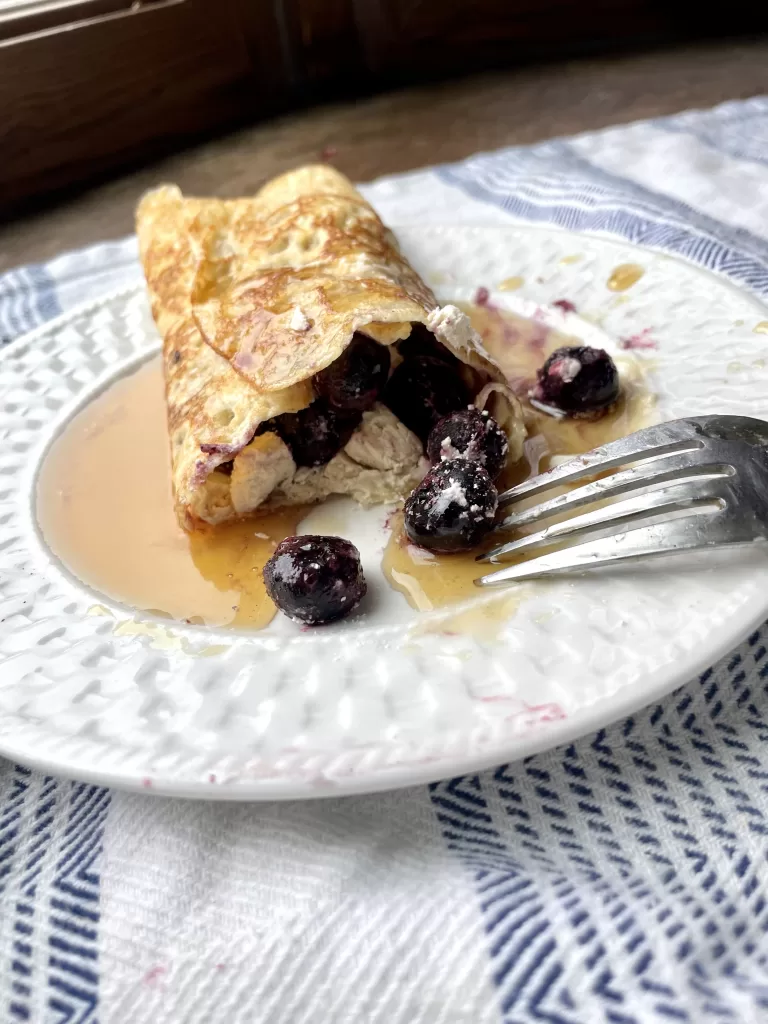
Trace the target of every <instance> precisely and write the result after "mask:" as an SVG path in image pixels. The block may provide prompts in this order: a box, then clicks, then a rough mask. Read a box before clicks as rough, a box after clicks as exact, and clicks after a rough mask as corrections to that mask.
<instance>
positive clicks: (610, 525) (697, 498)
mask: <svg viewBox="0 0 768 1024" xmlns="http://www.w3.org/2000/svg"><path fill="white" fill-rule="evenodd" d="M676 490H677V488H668V487H664V488H661V489H660V490H658V491H654V492H652V493H650V494H642V495H639V496H638V495H635V496H634V497H631V498H627V499H625V500H623V501H615V502H612V503H611V504H610V505H608V506H606V507H602V508H598V509H594V510H592V511H590V512H584V513H582V514H581V515H577V516H573V517H572V518H570V519H567V520H565V521H564V522H560V523H552V524H551V525H549V526H545V527H544V528H543V529H541V530H537V531H536V532H535V533H528V534H525V535H523V536H522V537H518V538H517V539H516V540H512V541H508V542H507V543H506V544H500V545H498V547H495V548H493V549H492V550H491V551H486V552H485V553H484V554H482V555H478V556H477V558H476V561H478V562H500V561H502V560H503V559H504V558H505V557H507V556H509V555H512V554H518V553H519V552H521V551H525V552H526V553H527V554H529V555H535V553H536V552H535V551H532V550H531V549H535V548H542V547H546V546H548V545H549V544H553V543H554V542H556V541H559V540H565V539H567V540H568V541H569V542H576V541H581V540H586V539H588V538H589V537H592V536H595V535H597V534H604V533H605V532H606V530H610V531H611V532H614V533H615V532H616V529H617V527H620V526H624V525H626V524H627V523H631V522H637V521H639V520H651V519H658V518H659V517H660V516H669V515H671V514H673V513H678V512H689V513H690V514H691V515H701V514H702V513H703V512H704V511H705V508H706V507H707V506H709V508H710V509H711V510H712V511H715V510H716V509H722V508H723V506H724V498H723V496H722V494H720V493H719V492H718V489H717V488H715V489H714V490H712V489H707V490H703V491H702V492H701V493H700V494H696V495H694V496H691V497H687V498H686V497H684V498H680V496H679V494H677V495H675V491H676Z"/></svg>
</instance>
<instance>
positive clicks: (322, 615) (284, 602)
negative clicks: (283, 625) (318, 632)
mask: <svg viewBox="0 0 768 1024" xmlns="http://www.w3.org/2000/svg"><path fill="white" fill-rule="evenodd" d="M263 576H264V585H265V586H266V588H267V593H268V594H269V596H270V597H271V598H272V600H273V601H274V602H275V604H276V605H277V607H278V608H279V609H280V611H282V612H285V614H286V615H287V616H288V617H289V618H291V619H295V620H296V621H297V622H303V623H305V624H306V625H308V626H320V625H323V624H324V623H326V622H334V621H335V620H336V619H341V618H343V617H344V616H345V615H348V614H349V613H350V612H351V611H352V609H353V608H356V607H357V605H358V604H359V603H360V601H361V599H362V598H363V597H364V596H365V592H366V590H367V586H366V582H365V576H364V575H363V569H362V566H361V565H360V552H359V551H358V550H357V548H356V547H355V545H354V544H351V543H350V542H349V541H348V540H343V539H342V538H341V537H320V536H315V535H313V534H304V535H301V536H298V537H286V539H285V540H283V541H281V542H280V543H279V544H278V545H277V547H276V548H275V551H274V553H273V555H272V557H271V558H270V559H269V561H268V562H267V564H266V565H265V566H264V573H263Z"/></svg>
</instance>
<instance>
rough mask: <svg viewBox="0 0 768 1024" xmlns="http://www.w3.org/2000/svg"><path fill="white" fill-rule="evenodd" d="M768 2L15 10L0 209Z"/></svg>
mask: <svg viewBox="0 0 768 1024" xmlns="http://www.w3.org/2000/svg"><path fill="white" fill-rule="evenodd" d="M765 6H766V5H764V4H754V0H731V2H730V3H729V5H728V13H727V17H726V16H725V15H722V14H721V15H718V19H719V20H717V23H716V24H715V19H713V23H712V25H708V24H707V23H706V22H705V21H703V20H702V19H703V18H705V17H706V16H705V15H704V14H703V13H702V10H701V5H700V4H697V5H696V7H694V4H693V2H692V0H665V2H664V3H663V4H662V3H661V2H659V0H46V3H45V4H40V3H37V2H35V0H18V6H17V7H14V6H11V7H10V8H8V7H7V5H0V212H3V211H4V212H8V211H9V210H12V209H13V208H14V206H15V205H17V204H18V203H19V202H21V201H23V200H27V199H30V198H32V197H38V196H40V195H45V194H47V193H49V192H51V191H55V190H58V189H61V188H65V187H67V186H71V185H77V184H81V183H85V182H88V181H91V180H94V179H97V178H98V177H99V176H103V175H104V174H105V173H107V172H109V171H113V170H114V169H116V168H118V167H120V166H125V165H128V164H130V163H136V162H138V161H141V160H146V159H148V158H150V157H152V156H155V155H157V154H159V153H162V152H164V151H168V150H170V149H174V148H178V147H179V146H180V145H181V144H183V143H184V142H185V141H188V140H191V139H195V138H199V137H201V136H203V135H206V134H211V133H213V132H215V131H220V130H223V129H225V128H227V127H229V126H232V125H236V124H239V123H244V122H246V121H249V120H254V119H257V118H262V117H265V116H267V115H269V114H272V113H274V112H275V111H278V110H283V109H287V108H289V107H291V106H296V105H300V104H306V103H308V102H315V101H318V100H320V99H323V98H326V97H351V96H355V95H359V94H361V93H365V92H370V91H373V90H375V89H377V88H380V87H382V86H388V85H393V84H394V85H402V84H406V83H410V82H417V81H419V80H424V79H427V78H435V77H439V76H444V75H456V74H461V73H463V72H466V71H470V70H476V69H478V68H485V67H499V66H512V65H514V64H516V63H520V62H521V61H531V60H536V59H541V58H548V57H553V56H561V55H563V54H568V55H573V54H578V53H580V52H584V51H595V50H603V51H605V50H610V49H614V48H616V47H617V46H619V45H623V46H626V45H639V44H641V43H647V42H649V41H651V42H659V41H669V40H675V39H681V38H692V37H695V36H700V35H702V34H718V35H720V36H722V35H723V34H725V33H727V32H728V31H733V32H739V31H745V30H747V29H754V28H755V27H760V26H761V24H762V23H763V22H765V20H766V13H765V11H764V8H765ZM724 17H725V18H726V20H725V23H723V18H724ZM763 27H765V26H764V25H763Z"/></svg>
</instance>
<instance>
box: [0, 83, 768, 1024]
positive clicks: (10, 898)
mask: <svg viewBox="0 0 768 1024" xmlns="http://www.w3.org/2000/svg"><path fill="white" fill-rule="evenodd" d="M365 192H366V194H367V196H368V197H369V198H370V199H371V200H372V201H373V202H374V203H375V204H376V205H377V206H378V208H379V209H380V210H381V212H382V214H383V216H384V217H385V219H387V220H388V221H389V222H391V223H394V224H397V223H398V222H404V221H408V222H413V221H418V220H419V219H420V218H421V219H422V220H425V221H430V222H432V223H440V222H442V223H469V224H498V223H510V222H515V221H516V222H519V221H520V219H523V220H528V221H535V222H539V223H551V224H557V225H561V226H564V227H568V228H573V229H577V230H590V231H603V232H608V233H611V234H613V235H618V236H620V237H622V238H625V239H629V240H631V241H633V242H638V243H640V244H645V245H652V246H655V247H657V248H660V249H662V250H665V251H668V252H670V253H676V254H677V255H681V256H684V257H686V258H688V259H690V260H693V261H695V262H697V263H699V264H700V265H702V266H705V267H707V268H709V269H710V270H713V271H715V272H717V273H720V274H724V275H727V276H728V277H729V278H730V279H731V280H733V281H734V283H736V284H737V285H739V286H740V287H742V288H746V289H748V290H750V291H751V292H753V293H754V294H756V295H758V296H762V297H766V296H768V99H766V98H758V99H754V100H750V101H748V102H746V103H735V104H728V105H726V106H724V107H720V108H718V109H716V110H714V111H708V112H691V113H686V114H682V115H679V116H677V117H674V118H667V119H664V120H660V121H652V122H645V123H641V124H636V125H630V126H625V127H621V128H614V129H610V130H608V131H604V132H599V133H593V134H590V135H584V136H580V137H578V138H574V139H569V140H557V141H554V142H548V143H544V144H541V145H537V146H533V147H526V148H513V149H507V150H503V151H500V152H497V153H492V154H481V155H478V156H475V157H473V158H471V159H469V160H467V161H464V162H462V163H459V164H455V165H451V166H446V167H441V168H436V169H427V170H423V171H418V172H415V173H412V174H408V175H402V176H399V177H396V178H388V179H382V180H380V181H378V182H374V183H373V184H371V185H369V186H366V187H365ZM138 279H139V269H138V264H137V261H136V249H135V241H134V240H133V239H125V240H123V241H118V242H113V243H108V244H105V245H102V246H96V247H93V248H91V249H88V250H84V251H81V252H77V253H69V254H66V255H63V256H61V257H59V258H58V259H56V260H54V261H52V262H51V263H49V264H46V265H36V266H28V267H23V268H20V269H18V270H15V271H12V272H11V273H9V274H6V275H4V276H1V277H0V338H1V339H2V340H3V341H9V340H11V339H12V338H14V337H16V336H18V335H19V334H21V333H23V332H24V331H26V330H29V329H31V328H32V327H34V326H37V325H38V324H40V323H42V322H44V321H45V320H47V319H49V318H50V317H52V316H55V315H56V314H57V313H58V312H60V311H62V310H65V309H68V308H70V307H71V306H72V305H74V304H75V303H77V302H80V301H82V300H84V299H86V298H90V297H93V296H94V295H96V294H100V293H101V292H103V291H104V290H107V289H111V288H113V287H116V286H120V285H122V284H130V283H132V282H134V281H136V280H138ZM767 650H768V627H764V628H763V629H761V630H758V631H757V632H756V633H755V634H754V635H753V636H751V637H750V638H749V640H748V641H746V642H745V643H744V644H743V645H742V646H741V647H740V648H739V649H738V650H737V651H734V652H732V653H731V654H729V655H728V656H727V657H726V658H724V659H723V660H722V661H721V662H720V663H719V664H718V665H716V666H714V667H713V668H711V669H709V670H708V671H707V672H705V673H704V674H703V675H702V676H701V677H700V678H699V679H696V680H693V681H692V682H690V683H689V684H688V685H687V686H686V687H684V688H683V689H682V690H680V691H678V692H677V693H675V694H673V695H671V696H670V697H669V698H668V699H666V700H665V701H664V702H662V703H661V704H658V705H655V706H652V707H650V708H648V709H646V710H645V711H643V712H641V713H638V714H635V715H633V716H632V717H630V718H627V719H625V720H623V721H621V722H617V723H615V724H614V725H613V726H611V727H610V728H608V729H604V730H601V731H600V732H599V733H597V734H594V735H591V736H588V737H585V738H584V739H582V740H580V741H578V742H576V743H573V744H571V745H570V746H568V747H566V748H560V749H557V750H553V751H551V752H549V753H547V754H543V755H538V756H536V757H532V758H530V759H528V760H527V761H525V762H522V763H516V764H510V765H502V766H500V767H499V768H498V769H496V770H495V771H490V772H486V773H484V774H482V775H479V776H467V777H463V778H458V779H451V780H447V781H443V782H439V783H435V784H433V785H431V786H429V787H418V788H415V789H411V790H405V791H401V792H396V793H391V794H384V795H377V796H371V797H355V798H351V797H350V798H346V799H342V800H329V801H319V802H312V803H298V804H283V805H281V804H265V805H254V806H248V805H214V804H205V803H197V804H195V803H189V802H183V801H171V800H159V799H152V798H149V797H139V796H128V795H125V794H120V793H116V792H115V793H110V792H108V791H107V790H104V789H101V788H99V787H96V786H90V785H85V784H81V783H73V782H66V781H60V780H57V779H54V778H51V777H48V776H43V775H41V774H38V773H35V772H31V771H29V770H28V769H26V768H23V767H21V766H15V765H12V764H9V763H7V762H0V1020H2V1021H6V1020H7V1021H9V1022H14V1021H29V1022H32V1024H65V1022H66V1024H96V1022H102V1024H125V1022H127V1021H130V1022H131V1024H181V1022H183V1024H187V1022H189V1024H240V1022H243V1024H245V1022H248V1024H309V1022H313V1024H314V1022H318V1021H322V1022H323V1024H350V1022H354V1024H369V1022H370V1024H493V1022H503V1024H533V1022H537V1024H538V1022H546V1024H669V1022H689V1024H707V1022H712V1024H725V1022H733V1024H762V1022H765V1021H766V1020H768V935H767V933H768V895H767V894H766V892H767V890H768V863H767V862H766V861H767V857H768V653H766V652H767ZM1 685H2V681H1V680H0V686H1Z"/></svg>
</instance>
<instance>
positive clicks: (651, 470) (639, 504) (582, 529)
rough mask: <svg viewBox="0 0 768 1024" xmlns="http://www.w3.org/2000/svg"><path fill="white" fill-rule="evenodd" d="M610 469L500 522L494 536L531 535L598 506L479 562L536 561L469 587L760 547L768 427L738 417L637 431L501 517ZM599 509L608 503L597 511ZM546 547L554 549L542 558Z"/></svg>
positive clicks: (764, 529) (552, 475)
mask: <svg viewBox="0 0 768 1024" xmlns="http://www.w3.org/2000/svg"><path fill="white" fill-rule="evenodd" d="M608 470H615V471H616V472H614V473H612V474H611V475H607V476H604V477H601V478H599V479H597V480H592V481H591V482H587V483H584V484H582V485H581V486H578V487H576V488H575V489H572V490H569V491H567V492H566V493H565V494H559V495H557V496H556V497H553V498H550V499H549V500H547V501H543V502H542V503H541V504H538V505H534V506H533V507H530V508H525V509H520V510H519V511H512V512H511V513H510V514H509V515H507V516H505V518H503V519H501V520H500V521H499V522H498V523H497V524H496V526H495V527H494V532H507V531H510V530H518V529H520V528H522V527H531V526H533V525H534V524H538V523H542V521H543V520H547V519H551V518H552V517H553V516H556V515H561V514H563V513H570V512H572V511H574V510H577V509H583V508H585V507H587V506H591V505H595V504H596V503H597V502H600V503H601V505H600V507H598V508H592V509H588V510H587V511H584V512H581V513H580V514H578V515H576V516H573V517H572V518H569V519H566V520H565V521H562V522H556V523H551V524H550V525H548V526H546V525H545V526H543V527H542V528H540V529H538V530H535V531H534V532H530V533H525V534H522V535H520V536H518V537H516V538H515V539H514V540H510V541H508V542H507V543H505V544H500V545H499V546H498V547H495V548H493V549H492V550H491V551H488V552H487V553H486V554H483V555H478V557H477V561H478V562H491V563H498V562H500V561H503V560H505V559H508V558H509V557H510V556H517V555H526V556H527V555H534V556H537V557H533V558H530V559H528V560H527V561H522V562H519V563H517V564H514V565H509V566H506V567H505V568H503V569H500V570H499V571H497V572H493V573H490V574H489V575H487V576H481V577H480V578H479V579H477V580H475V583H476V584H477V585H478V586H481V587H495V586H500V585H503V584H506V583H510V582H512V581H514V580H524V579H533V578H535V577H541V576H550V575H554V574H558V573H566V572H573V571H578V572H581V571H584V570H586V569H592V568H597V567H598V566H604V565H613V564H616V563H621V562H628V561H633V560H635V559H639V558H648V557H650V556H654V555H668V554H673V553H676V552H682V551H692V550H695V549H697V548H711V547H716V546H718V547H719V546H721V545H731V544H750V543H753V542H755V541H765V540H768V423H764V422H763V421H762V420H756V419H750V418H747V417H744V416H696V417H693V418H691V419H684V420H673V421H672V422H670V423H662V424H660V425H659V426H655V427H646V428H645V429H644V430H638V431H637V432H636V433H634V434H630V435H629V436H628V437H624V438H621V439H620V440H619V441H612V442H611V443H610V444H605V445H601V447H599V448H595V449H594V450H593V451H591V452H588V453H587V454H586V455H579V456H577V457H575V458H573V459H571V460H569V461H568V462H565V463H563V464H562V465H560V466H557V467H556V468H555V469H550V470H549V471H548V472H546V473H542V474H541V475H539V476H536V477H533V478H531V479H530V480H526V481H524V482H523V483H521V484H518V485H517V486H516V487H512V488H511V489H510V490H508V491H504V492H503V493H502V494H500V495H499V508H500V509H506V508H509V507H510V506H514V505H516V504H517V503H518V502H520V501H521V500H522V499H524V498H532V497H534V496H535V495H538V494H541V493H542V492H544V491H546V490H549V489H550V488H552V487H557V486H559V485H571V484H574V483H577V482H578V481H579V480H582V479H583V478H584V477H594V476H595V475H596V474H598V473H605V472H607V471H608ZM617 498H618V499H620V500H617V501H612V500H611V499H617ZM606 501H610V504H602V503H604V502H606ZM552 545H557V548H556V550H550V551H546V549H547V548H550V547H551V546H552ZM542 551H544V552H545V553H540V552H542Z"/></svg>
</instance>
